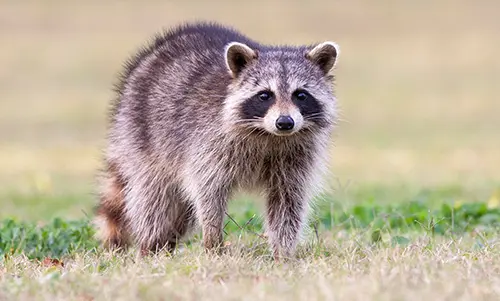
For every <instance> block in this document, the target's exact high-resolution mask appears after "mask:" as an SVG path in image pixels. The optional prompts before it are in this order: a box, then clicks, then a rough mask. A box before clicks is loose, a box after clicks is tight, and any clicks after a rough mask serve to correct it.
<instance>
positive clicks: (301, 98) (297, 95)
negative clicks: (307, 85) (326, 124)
mask: <svg viewBox="0 0 500 301" xmlns="http://www.w3.org/2000/svg"><path fill="white" fill-rule="evenodd" d="M308 97H309V95H308V94H307V92H305V91H297V92H295V98H297V100H299V101H304V100H306V99H307V98H308Z"/></svg>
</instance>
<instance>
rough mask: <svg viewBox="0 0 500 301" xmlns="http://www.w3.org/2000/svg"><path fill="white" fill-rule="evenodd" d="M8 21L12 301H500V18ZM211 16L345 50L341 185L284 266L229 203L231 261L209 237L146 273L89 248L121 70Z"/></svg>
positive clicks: (6, 221) (2, 247) (250, 6)
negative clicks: (174, 28) (173, 30)
mask: <svg viewBox="0 0 500 301" xmlns="http://www.w3.org/2000/svg"><path fill="white" fill-rule="evenodd" d="M1 6H2V8H1V9H0V20H2V21H1V22H0V40H1V41H2V42H3V43H2V47H1V48H0V66H1V68H0V91H1V96H0V300H51V301H55V300H200V299H203V300H283V299H289V300H422V299H432V300H498V299H499V296H500V291H499V289H498V288H499V287H500V277H499V276H498V275H500V273H499V271H500V261H499V258H500V256H499V255H500V254H499V246H498V231H499V223H500V213H499V211H500V209H499V205H498V202H499V201H498V200H499V198H500V195H499V189H500V173H499V166H500V139H498V129H499V128H500V119H499V118H498V112H500V102H498V95H500V85H498V81H499V78H500V64H499V62H500V61H499V60H498V49H500V35H498V30H497V28H499V25H500V21H499V20H500V19H499V18H498V13H497V12H498V9H499V8H500V5H499V3H498V1H494V0H486V1H482V2H481V5H476V4H475V3H472V2H470V1H465V0H454V1H448V0H443V1H439V2H436V1H432V0H423V1H419V2H418V3H417V2H411V1H397V2H390V3H389V2H373V1H368V0H354V1H345V2H326V1H321V0H313V1H309V2H307V3H306V2H303V3H302V2H300V1H291V2H290V1H281V0H276V1H260V0H259V1H256V2H255V1H254V2H231V1H226V0H218V1H212V2H211V3H210V5H208V4H205V3H201V2H198V1H184V2H182V3H180V2H168V1H149V2H148V3H147V5H144V3H139V2H127V3H122V2H120V3H119V5H118V3H115V2H113V1H109V2H106V3H101V2H99V6H97V2H95V1H87V2H79V3H72V2H64V1H59V0H54V1H11V2H8V3H7V2H5V3H2V5H1ZM241 12H244V13H241ZM199 18H202V19H215V20H219V21H221V22H224V23H228V24H232V25H234V26H236V27H237V28H240V29H241V30H243V31H244V32H246V33H248V34H249V35H251V36H252V37H255V38H256V39H259V40H261V41H263V42H272V43H310V42H314V41H319V40H325V39H333V40H335V41H336V42H338V43H339V45H340V46H341V57H340V58H339V65H338V66H339V67H338V70H337V85H336V86H337V95H338V99H339V102H340V105H341V109H342V112H341V115H342V121H341V123H340V127H339V130H338V133H337V136H336V138H335V139H336V143H335V148H334V149H332V154H333V161H332V162H331V166H330V168H331V170H332V171H333V172H334V174H335V177H332V178H331V179H329V185H328V187H327V191H326V194H325V195H324V196H322V197H318V201H319V202H318V206H317V210H316V211H315V213H316V214H315V215H314V216H313V218H312V220H311V229H312V230H311V231H309V232H308V233H307V234H308V235H307V239H306V240H305V241H304V244H303V245H302V246H301V247H300V249H299V252H298V254H297V257H296V258H292V259H290V260H289V261H288V262H286V263H280V264H277V263H274V262H273V261H272V260H271V259H270V257H269V251H268V250H267V247H266V245H265V243H264V241H263V240H262V239H261V238H259V237H258V236H256V235H255V234H254V233H255V232H256V233H259V232H260V231H262V218H261V216H262V212H263V211H262V205H263V204H262V202H259V201H258V200H256V201H254V200H253V199H252V198H250V197H249V196H239V197H238V198H237V199H236V200H234V201H233V202H232V203H231V206H230V208H229V214H230V216H231V217H232V219H234V221H232V220H231V219H230V218H227V224H226V227H225V231H226V232H227V237H226V241H227V242H228V248H229V251H228V253H227V254H224V255H222V257H212V256H208V255H207V254H205V253H204V252H203V250H202V249H201V246H200V240H199V233H198V234H197V235H195V236H194V237H193V238H192V239H191V240H189V241H187V242H186V243H185V244H183V245H182V248H181V250H179V252H177V253H176V254H174V255H173V256H168V255H167V254H160V255H158V256H154V257H151V258H143V259H139V258H137V256H136V253H135V250H131V251H130V253H126V254H113V253H109V252H106V251H104V250H102V249H101V248H100V247H99V246H97V243H96V241H95V240H94V239H93V237H92V234H93V232H94V230H95V229H93V228H92V227H91V226H90V224H89V220H90V219H91V217H92V207H93V205H94V204H95V197H94V194H95V189H96V186H95V183H94V175H95V172H96V170H97V169H98V168H99V167H100V154H101V148H102V147H103V146H104V144H105V140H104V138H105V127H106V124H105V120H106V118H105V117H106V116H105V115H106V111H105V110H106V108H107V105H108V102H109V100H110V99H111V98H112V94H111V87H112V83H113V82H114V80H115V76H116V72H118V71H119V68H120V64H121V63H122V62H123V60H124V59H125V58H126V57H127V56H128V55H129V54H130V53H131V52H133V51H134V50H135V49H136V48H137V47H138V45H140V44H141V43H143V42H144V40H145V39H146V38H147V37H148V36H150V35H151V34H152V33H153V32H155V31H157V30H158V29H159V28H161V27H164V26H170V25H172V24H175V23H177V22H179V21H184V20H193V19H199ZM315 229H317V231H315Z"/></svg>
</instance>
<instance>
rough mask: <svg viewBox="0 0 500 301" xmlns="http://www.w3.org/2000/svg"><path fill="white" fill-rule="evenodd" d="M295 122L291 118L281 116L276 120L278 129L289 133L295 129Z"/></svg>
mask: <svg viewBox="0 0 500 301" xmlns="http://www.w3.org/2000/svg"><path fill="white" fill-rule="evenodd" d="M294 125H295V122H294V121H293V119H292V117H290V116H280V117H278V119H276V128H278V130H280V131H289V130H291V129H293V126H294Z"/></svg>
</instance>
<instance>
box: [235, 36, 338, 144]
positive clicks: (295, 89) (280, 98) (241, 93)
mask: <svg viewBox="0 0 500 301" xmlns="http://www.w3.org/2000/svg"><path fill="white" fill-rule="evenodd" d="M338 54H339V49H338V46H337V44H335V43H333V42H323V43H320V44H317V45H313V46H310V47H306V46H303V47H259V48H251V47H250V46H248V45H246V44H242V43H239V42H232V43H229V44H227V45H226V47H225V62H226V66H227V70H228V72H229V73H230V75H231V78H232V83H231V85H230V87H229V91H228V97H227V98H226V101H225V118H226V121H227V122H230V123H231V124H232V125H234V126H236V127H240V128H247V129H251V130H254V131H255V130H260V132H262V130H263V131H265V132H268V133H271V134H274V135H277V136H286V135H293V134H295V133H298V132H301V131H307V130H310V131H314V130H315V129H318V128H326V127H329V126H331V125H333V124H334V123H335V121H336V99H335V97H334V95H333V85H332V84H333V69H334V67H335V63H336V61H337V57H338Z"/></svg>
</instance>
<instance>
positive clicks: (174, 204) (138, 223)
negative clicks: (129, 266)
mask: <svg viewBox="0 0 500 301" xmlns="http://www.w3.org/2000/svg"><path fill="white" fill-rule="evenodd" d="M141 182H142V183H136V184H135V185H134V189H131V190H130V191H127V196H126V197H127V199H128V202H127V205H126V206H127V207H126V212H127V216H128V220H129V225H130V230H131V233H132V235H133V237H134V239H135V240H136V242H137V243H138V244H139V247H140V249H141V253H142V254H146V253H149V252H153V253H156V252H159V251H162V250H166V251H168V252H172V251H173V250H174V249H175V247H176V245H177V243H178V242H179V241H180V240H181V239H182V238H183V237H184V236H185V235H186V234H187V233H188V232H189V231H190V230H191V229H192V228H193V227H194V225H195V223H196V219H195V214H194V208H193V206H192V204H191V203H190V202H189V201H188V200H187V199H186V198H185V196H184V195H183V193H182V192H181V191H180V189H179V188H178V186H177V185H175V184H172V183H168V181H166V180H163V181H159V182H158V181H154V180H150V181H141Z"/></svg>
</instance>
